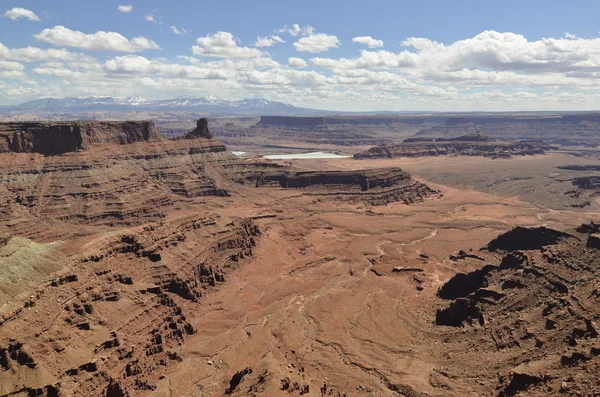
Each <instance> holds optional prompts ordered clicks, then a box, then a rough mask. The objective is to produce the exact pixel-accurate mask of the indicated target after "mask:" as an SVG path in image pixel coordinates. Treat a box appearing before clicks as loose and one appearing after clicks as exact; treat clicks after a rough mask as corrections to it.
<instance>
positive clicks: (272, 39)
mask: <svg viewBox="0 0 600 397" xmlns="http://www.w3.org/2000/svg"><path fill="white" fill-rule="evenodd" d="M275 43H285V41H284V40H283V39H282V38H281V37H279V36H275V35H271V36H267V37H260V36H259V37H258V38H257V39H256V42H255V43H254V46H255V47H272V46H273V45H274V44H275Z"/></svg>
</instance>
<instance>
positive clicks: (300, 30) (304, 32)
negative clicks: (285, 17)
mask: <svg viewBox="0 0 600 397" xmlns="http://www.w3.org/2000/svg"><path fill="white" fill-rule="evenodd" d="M277 32H278V33H289V34H290V35H292V36H294V37H296V36H299V35H300V36H310V35H312V34H314V33H315V28H313V27H312V26H310V25H306V26H302V27H301V26H300V25H299V24H297V23H295V24H293V25H292V27H290V28H288V27H287V26H284V27H283V28H281V29H278V30H277Z"/></svg>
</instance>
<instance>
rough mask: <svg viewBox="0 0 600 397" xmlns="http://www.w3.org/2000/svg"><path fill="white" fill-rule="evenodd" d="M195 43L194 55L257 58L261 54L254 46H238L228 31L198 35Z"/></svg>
mask: <svg viewBox="0 0 600 397" xmlns="http://www.w3.org/2000/svg"><path fill="white" fill-rule="evenodd" d="M196 43H197V44H198V45H195V46H193V47H192V52H193V53H194V55H200V56H206V57H217V58H259V57H261V56H262V55H263V53H262V51H260V50H258V49H256V48H249V47H240V46H238V40H237V39H236V38H235V37H233V35H232V34H231V33H229V32H217V33H213V34H209V35H207V36H204V37H198V39H197V40H196Z"/></svg>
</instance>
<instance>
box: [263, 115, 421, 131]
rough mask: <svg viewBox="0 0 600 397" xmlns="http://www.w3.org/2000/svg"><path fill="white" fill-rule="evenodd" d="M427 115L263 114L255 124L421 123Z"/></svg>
mask: <svg viewBox="0 0 600 397" xmlns="http://www.w3.org/2000/svg"><path fill="white" fill-rule="evenodd" d="M428 121H429V120H428V118H427V117H417V118H412V117H381V116H377V117H368V116H367V117H365V116H348V117H293V116H263V117H261V119H260V122H259V123H258V124H257V125H256V127H259V128H266V127H282V128H308V129H310V128H315V127H318V126H321V125H340V124H349V125H383V124H385V125H389V124H392V123H404V124H422V123H425V122H428Z"/></svg>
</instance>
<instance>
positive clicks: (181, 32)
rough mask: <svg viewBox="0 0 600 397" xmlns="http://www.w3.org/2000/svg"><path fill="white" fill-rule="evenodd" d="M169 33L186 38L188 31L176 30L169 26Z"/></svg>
mask: <svg viewBox="0 0 600 397" xmlns="http://www.w3.org/2000/svg"><path fill="white" fill-rule="evenodd" d="M171 31H172V32H173V33H175V34H176V35H179V36H186V35H187V34H188V33H189V31H188V30H187V29H184V28H179V29H178V28H177V26H171Z"/></svg>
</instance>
